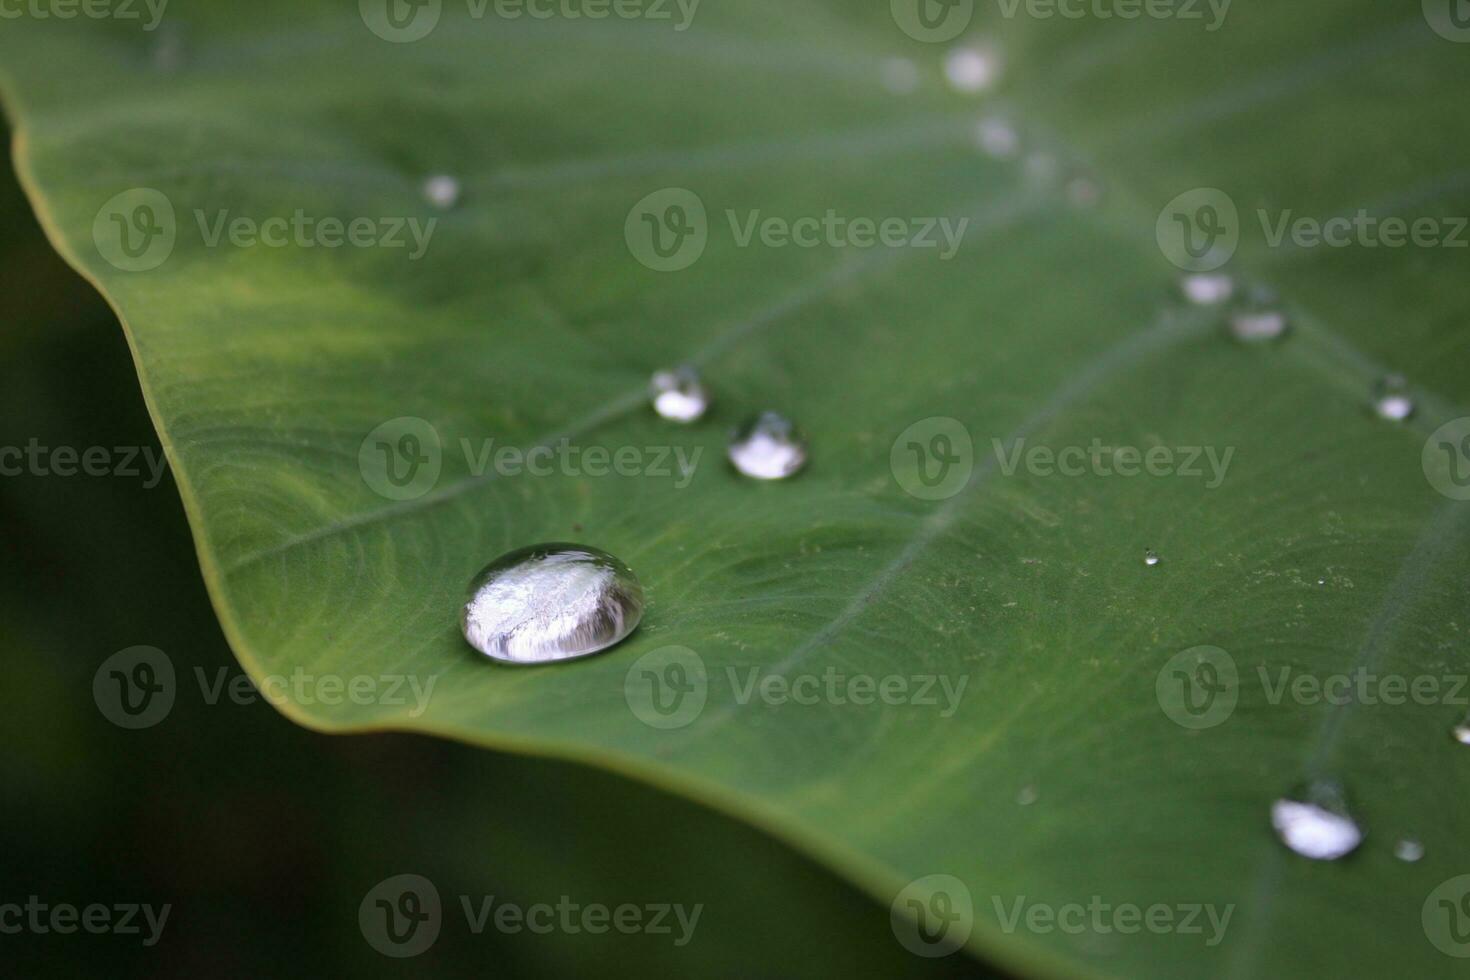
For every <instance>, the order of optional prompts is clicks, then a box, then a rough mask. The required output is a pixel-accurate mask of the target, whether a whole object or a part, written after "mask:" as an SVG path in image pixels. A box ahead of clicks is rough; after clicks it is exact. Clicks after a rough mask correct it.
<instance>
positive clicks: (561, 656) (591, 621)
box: [460, 544, 643, 664]
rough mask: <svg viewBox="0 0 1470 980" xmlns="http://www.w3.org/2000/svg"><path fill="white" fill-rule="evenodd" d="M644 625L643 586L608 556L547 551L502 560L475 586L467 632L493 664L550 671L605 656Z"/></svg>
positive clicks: (555, 547)
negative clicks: (580, 659) (554, 666)
mask: <svg viewBox="0 0 1470 980" xmlns="http://www.w3.org/2000/svg"><path fill="white" fill-rule="evenodd" d="M642 618H643V586H641V585H640V584H639V583H638V578H637V576H635V575H634V574H633V572H632V570H631V569H629V568H628V566H627V565H624V564H623V563H622V562H621V561H619V560H618V559H616V558H614V557H613V556H612V555H610V554H608V553H607V552H605V551H598V550H597V549H596V548H588V547H584V546H582V545H575V544H541V545H534V546H532V547H530V548H522V549H520V550H519V551H512V552H510V553H509V554H507V555H502V556H501V557H500V558H497V559H496V560H495V561H493V562H491V563H490V564H489V565H487V566H486V567H485V570H484V571H482V572H480V574H479V575H476V576H475V579H474V581H473V582H471V583H470V590H469V597H468V598H467V599H466V600H465V604H464V609H463V611H462V612H461V614H460V627H461V628H462V629H463V630H464V637H465V639H466V640H468V641H469V643H470V646H472V647H474V648H475V649H476V650H478V651H480V652H481V653H483V654H485V655H486V656H487V657H490V658H491V659H493V660H498V661H502V662H504V663H513V664H544V663H553V662H555V661H558V660H571V659H573V658H575V657H585V656H587V655H588V654H593V653H597V652H598V651H601V650H606V649H607V648H608V647H610V646H612V645H613V644H615V643H618V642H619V641H620V640H622V639H623V638H624V637H626V636H627V635H628V634H629V633H631V632H633V630H634V629H635V628H636V627H637V626H638V621H639V620H640V619H642Z"/></svg>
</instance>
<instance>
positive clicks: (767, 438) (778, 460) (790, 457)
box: [728, 412, 807, 480]
mask: <svg viewBox="0 0 1470 980" xmlns="http://www.w3.org/2000/svg"><path fill="white" fill-rule="evenodd" d="M728 454H729V457H730V462H731V463H733V464H735V468H736V469H737V470H739V471H740V472H741V473H744V474H745V475H746V476H750V477H754V478H755V479H757V480H782V479H785V478H786V477H788V476H791V475H793V474H795V473H796V472H798V471H799V470H800V469H801V468H802V467H803V466H805V465H806V459H807V443H806V437H805V436H803V435H802V434H801V432H800V431H799V430H798V429H797V428H796V426H795V425H793V424H792V423H791V421H790V420H789V419H787V418H785V417H784V416H781V415H778V414H776V413H775V412H762V413H761V414H760V415H759V416H758V417H756V418H754V419H752V420H750V421H749V422H746V423H745V424H744V425H742V426H741V427H740V428H738V429H736V430H735V431H734V432H732V433H731V434H730V447H729V450H728Z"/></svg>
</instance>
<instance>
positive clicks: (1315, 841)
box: [1271, 782, 1363, 861]
mask: <svg viewBox="0 0 1470 980" xmlns="http://www.w3.org/2000/svg"><path fill="white" fill-rule="evenodd" d="M1271 826H1273V827H1275V828H1276V836H1277V837H1280V838H1281V842H1282V843H1283V844H1285V845H1286V846H1287V847H1289V848H1291V849H1292V850H1293V851H1295V852H1296V853H1298V854H1300V855H1301V856H1302V857H1306V858H1311V859H1312V860H1314V861H1336V860H1337V859H1338V858H1340V857H1343V856H1345V855H1347V854H1350V853H1351V852H1352V851H1353V850H1354V849H1355V848H1357V846H1358V845H1359V844H1361V843H1362V842H1363V830H1362V828H1361V827H1359V826H1358V824H1357V821H1355V820H1353V818H1352V817H1351V816H1349V815H1348V808H1347V802H1346V801H1345V800H1344V799H1343V795H1342V790H1341V789H1339V788H1338V787H1337V786H1336V785H1335V784H1332V783H1326V782H1317V783H1313V784H1312V785H1310V786H1308V787H1306V788H1305V789H1304V790H1302V791H1301V792H1299V793H1294V794H1292V795H1291V796H1289V797H1284V798H1282V799H1279V800H1277V801H1276V802H1275V803H1273V804H1271Z"/></svg>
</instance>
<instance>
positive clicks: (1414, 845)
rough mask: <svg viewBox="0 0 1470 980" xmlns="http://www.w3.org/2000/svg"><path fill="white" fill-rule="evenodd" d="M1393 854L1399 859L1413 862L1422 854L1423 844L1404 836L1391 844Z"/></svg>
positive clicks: (1409, 862)
mask: <svg viewBox="0 0 1470 980" xmlns="http://www.w3.org/2000/svg"><path fill="white" fill-rule="evenodd" d="M1393 856H1394V857H1396V858H1398V859H1399V860H1400V861H1404V862H1406V863H1408V864H1413V863H1414V862H1415V861H1417V860H1419V859H1420V858H1422V857H1423V856H1424V845H1423V844H1421V843H1419V842H1418V841H1416V840H1413V839H1412V838H1408V837H1406V838H1404V839H1403V840H1401V841H1399V842H1398V843H1397V844H1395V845H1394V846H1393Z"/></svg>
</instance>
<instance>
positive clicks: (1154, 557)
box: [1143, 548, 1163, 568]
mask: <svg viewBox="0 0 1470 980" xmlns="http://www.w3.org/2000/svg"><path fill="white" fill-rule="evenodd" d="M1161 561H1163V559H1162V558H1160V557H1159V553H1158V552H1157V551H1154V550H1153V549H1152V548H1150V549H1149V550H1147V551H1145V552H1144V553H1143V563H1144V564H1145V565H1147V566H1149V567H1150V568H1152V567H1153V566H1155V565H1157V564H1158V563H1159V562H1161Z"/></svg>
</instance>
